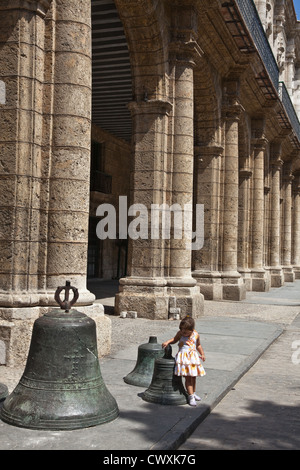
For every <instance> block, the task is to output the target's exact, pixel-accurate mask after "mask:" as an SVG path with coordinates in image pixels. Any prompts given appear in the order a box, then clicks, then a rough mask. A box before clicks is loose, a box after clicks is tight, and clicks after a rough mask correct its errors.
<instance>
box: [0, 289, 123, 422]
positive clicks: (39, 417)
mask: <svg viewBox="0 0 300 470" xmlns="http://www.w3.org/2000/svg"><path fill="white" fill-rule="evenodd" d="M62 289H65V290H66V296H65V300H64V302H62V301H60V299H59V292H60V291H61V290H62ZM70 289H72V290H73V292H74V297H73V300H72V301H71V302H69V301H68V296H69V290H70ZM74 290H75V291H74ZM76 291H77V289H75V288H73V287H72V286H70V283H68V282H67V285H66V287H64V288H58V290H57V291H56V295H55V298H56V300H57V301H58V302H59V303H60V305H61V307H62V308H66V311H65V312H62V311H61V310H59V309H52V310H51V311H50V312H49V313H47V314H45V315H44V316H42V317H41V318H39V319H37V320H36V321H35V323H34V326H33V332H32V338H31V344H30V350H29V354H28V358H27V363H26V367H25V370H24V373H23V375H22V377H21V379H20V382H19V383H18V385H17V386H16V388H15V389H14V391H13V392H12V393H11V394H10V395H9V396H8V397H7V398H6V400H5V401H4V404H3V407H2V409H1V418H2V420H3V421H5V422H6V423H9V424H12V425H15V426H20V427H24V428H31V429H44V430H64V429H67V430H69V429H78V428H84V427H89V426H95V425H98V424H102V423H106V422H108V421H112V420H113V419H115V418H116V417H117V416H118V414H119V410H118V406H117V403H116V401H115V399H114V398H113V396H112V395H111V394H110V392H109V391H108V390H107V388H106V386H105V384H104V382H103V379H102V376H101V372H100V365H99V360H98V353H97V343H96V325H95V322H94V320H92V319H91V318H89V317H88V316H86V315H85V314H83V313H80V312H78V311H77V310H73V309H71V310H69V307H70V306H71V305H72V302H73V303H75V302H74V299H77V298H78V293H76Z"/></svg>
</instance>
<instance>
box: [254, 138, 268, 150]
mask: <svg viewBox="0 0 300 470" xmlns="http://www.w3.org/2000/svg"><path fill="white" fill-rule="evenodd" d="M251 145H252V147H253V149H254V150H258V151H260V150H265V149H266V147H267V145H268V140H267V139H266V138H265V137H260V138H255V137H253V138H252V139H251Z"/></svg>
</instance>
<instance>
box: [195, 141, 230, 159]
mask: <svg viewBox="0 0 300 470" xmlns="http://www.w3.org/2000/svg"><path fill="white" fill-rule="evenodd" d="M223 151H224V147H223V146H222V145H218V144H213V145H195V146H194V153H195V156H196V157H198V158H201V156H203V155H204V156H208V157H212V158H213V157H219V156H220V155H222V153H223Z"/></svg>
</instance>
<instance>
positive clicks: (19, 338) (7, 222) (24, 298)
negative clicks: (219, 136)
mask: <svg viewBox="0 0 300 470" xmlns="http://www.w3.org/2000/svg"><path fill="white" fill-rule="evenodd" d="M49 4H50V1H46V0H45V1H40V2H38V1H25V0H24V1H22V0H18V1H17V0H9V1H2V2H0V43H1V44H0V63H1V68H0V85H1V90H2V93H1V103H0V128H1V134H0V154H1V159H0V160H1V161H0V206H1V211H0V266H1V267H0V348H1V350H2V351H4V353H3V355H2V360H1V362H4V363H5V364H6V365H10V366H13V365H20V364H23V363H24V360H25V358H26V354H27V349H28V346H29V342H30V338H31V331H32V324H33V322H34V320H35V319H36V318H37V317H38V316H39V314H40V309H39V307H38V305H39V300H40V297H39V292H38V282H39V269H38V268H39V254H40V252H41V250H42V249H43V243H42V242H41V240H40V237H39V235H40V227H41V222H40V219H41V208H42V202H41V188H42V185H43V181H42V169H41V168H42V156H41V155H42V145H43V120H42V114H43V92H44V89H43V83H44V40H45V21H44V19H45V14H46V12H47V10H48V8H49Z"/></svg>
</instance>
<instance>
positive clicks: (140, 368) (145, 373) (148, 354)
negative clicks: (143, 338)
mask: <svg viewBox="0 0 300 470" xmlns="http://www.w3.org/2000/svg"><path fill="white" fill-rule="evenodd" d="M163 355H164V350H163V349H162V347H161V345H160V344H158V343H157V337H156V336H150V337H149V341H148V343H145V344H141V345H140V346H139V347H138V357H137V361H136V365H135V368H134V369H133V371H132V372H130V373H129V374H128V375H126V377H124V382H126V383H127V384H130V385H136V386H137V387H148V386H149V385H150V383H151V380H152V376H153V370H154V362H155V359H157V358H159V357H163Z"/></svg>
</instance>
